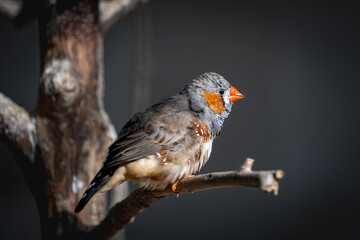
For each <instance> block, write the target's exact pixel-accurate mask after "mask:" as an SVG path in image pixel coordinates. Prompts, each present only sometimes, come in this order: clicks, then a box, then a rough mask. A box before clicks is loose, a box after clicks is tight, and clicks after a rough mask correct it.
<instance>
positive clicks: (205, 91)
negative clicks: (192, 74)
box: [181, 72, 244, 135]
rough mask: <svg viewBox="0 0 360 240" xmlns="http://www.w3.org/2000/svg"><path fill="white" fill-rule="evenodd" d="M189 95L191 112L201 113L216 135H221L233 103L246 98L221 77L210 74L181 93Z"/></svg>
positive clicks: (190, 84)
mask: <svg viewBox="0 0 360 240" xmlns="http://www.w3.org/2000/svg"><path fill="white" fill-rule="evenodd" d="M185 92H186V93H188V94H189V105H190V110H192V111H195V112H197V113H199V114H200V115H201V116H202V117H204V119H205V120H207V121H208V124H210V125H212V129H214V131H215V132H214V135H218V134H219V133H220V129H221V127H222V125H223V123H224V120H225V119H226V118H227V117H228V116H229V114H230V112H231V107H232V105H233V102H234V101H236V100H239V99H241V98H243V97H244V96H243V95H242V94H241V93H240V92H239V91H238V90H237V89H236V88H235V87H233V86H231V85H230V83H229V82H228V81H227V80H226V79H225V78H224V77H223V76H221V75H219V74H217V73H214V72H208V73H204V74H202V75H200V76H199V77H197V78H196V79H194V80H192V81H191V82H190V83H189V84H188V85H186V86H185V88H184V90H183V91H182V92H181V93H185Z"/></svg>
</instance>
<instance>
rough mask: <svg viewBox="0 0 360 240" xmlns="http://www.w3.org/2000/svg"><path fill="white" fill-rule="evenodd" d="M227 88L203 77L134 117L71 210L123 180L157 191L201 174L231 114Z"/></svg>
mask: <svg viewBox="0 0 360 240" xmlns="http://www.w3.org/2000/svg"><path fill="white" fill-rule="evenodd" d="M232 88H233V87H232V86H231V85H230V84H229V83H228V82H227V81H226V80H225V79H224V78H223V77H222V76H221V75H219V74H217V73H205V74H203V75H201V76H199V77H198V78H196V79H194V80H192V81H191V82H190V83H189V84H187V85H186V86H185V88H184V89H183V90H182V91H181V92H180V93H178V94H176V95H174V96H172V97H170V98H168V99H165V100H163V101H161V102H159V103H157V104H155V105H153V106H151V107H149V108H148V109H146V110H145V111H143V112H139V113H137V114H135V115H134V116H133V117H132V118H131V119H130V120H129V121H128V122H127V123H126V124H125V126H124V127H123V129H122V130H121V132H120V133H119V136H118V139H117V140H116V141H115V142H114V143H113V144H112V145H111V146H110V147H109V149H108V151H107V153H106V155H105V157H104V162H103V166H102V168H101V169H100V170H99V172H98V173H97V175H96V176H95V178H94V179H93V181H92V182H91V183H90V185H89V187H88V189H87V190H86V191H85V193H84V196H83V198H82V199H81V200H80V202H79V204H78V206H77V207H76V209H75V211H76V212H78V211H80V210H81V209H82V208H83V207H84V206H85V205H86V203H87V202H88V201H89V199H90V198H91V197H92V196H93V195H94V194H95V193H97V192H98V193H103V192H106V191H108V190H110V189H111V188H113V187H116V186H117V185H119V184H121V183H123V182H124V181H131V182H134V183H136V184H139V185H140V187H143V188H146V189H150V190H153V189H159V190H161V189H164V188H166V187H167V186H168V185H170V184H173V183H174V182H175V181H177V180H179V179H181V178H183V177H185V176H187V175H191V174H193V173H195V172H197V171H198V170H200V168H201V167H202V166H203V165H204V164H205V163H206V162H207V161H208V159H209V157H210V153H211V149H212V143H213V140H214V139H215V138H216V137H217V136H218V135H219V133H220V130H221V127H222V125H223V122H224V120H225V119H226V117H227V116H228V115H229V113H230V111H231V107H232V104H233V103H232V102H231V100H230V98H231V97H234V96H235V95H233V96H231V94H233V89H232ZM234 89H235V88H234ZM235 90H236V89H235ZM236 94H237V95H236V96H237V99H239V96H241V97H242V95H241V94H240V93H239V92H238V91H237V90H236ZM239 94H240V95H239ZM241 97H240V98H241ZM237 99H236V100H237Z"/></svg>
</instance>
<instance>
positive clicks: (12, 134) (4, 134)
mask: <svg viewBox="0 0 360 240" xmlns="http://www.w3.org/2000/svg"><path fill="white" fill-rule="evenodd" d="M0 137H1V140H3V141H4V142H5V143H7V144H11V145H13V146H15V147H16V148H17V149H18V150H19V151H20V152H21V153H22V154H24V155H25V156H26V158H28V159H29V160H31V161H34V158H35V150H36V127H35V119H34V118H32V117H31V116H30V115H29V113H28V112H27V111H26V110H25V109H23V108H22V107H20V106H19V105H17V104H16V103H14V102H13V101H12V100H11V99H10V98H8V97H6V96H5V95H4V94H2V93H0Z"/></svg>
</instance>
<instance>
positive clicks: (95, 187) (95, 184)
mask: <svg viewBox="0 0 360 240" xmlns="http://www.w3.org/2000/svg"><path fill="white" fill-rule="evenodd" d="M110 178H111V176H110V175H103V176H102V174H101V171H99V172H98V174H97V175H96V176H95V178H94V179H93V180H92V181H91V183H90V184H89V186H88V189H87V190H86V191H85V193H84V194H83V196H82V198H81V199H80V201H79V203H78V204H77V206H76V208H75V212H76V213H78V212H80V211H81V210H82V209H83V208H84V207H85V205H86V204H87V203H88V202H89V200H90V199H91V197H92V196H94V194H95V193H96V192H97V191H99V190H100V189H101V188H102V187H103V186H104V185H105V184H106V183H107V182H108V181H109V180H110Z"/></svg>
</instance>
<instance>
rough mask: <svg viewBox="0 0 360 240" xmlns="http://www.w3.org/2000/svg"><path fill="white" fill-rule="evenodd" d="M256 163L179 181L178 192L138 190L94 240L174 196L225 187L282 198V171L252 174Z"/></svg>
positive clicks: (93, 233)
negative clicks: (247, 188)
mask: <svg viewBox="0 0 360 240" xmlns="http://www.w3.org/2000/svg"><path fill="white" fill-rule="evenodd" d="M253 163H254V160H253V159H250V158H248V159H246V161H245V162H244V164H243V165H242V166H241V167H240V168H239V169H237V170H234V171H228V172H214V173H208V174H201V175H197V176H194V177H191V178H186V179H185V178H184V179H182V180H180V181H179V183H178V185H177V188H176V191H177V193H174V192H173V191H172V190H171V186H169V187H168V188H166V189H165V190H163V191H148V190H143V189H137V190H135V191H133V192H132V193H131V194H130V195H129V196H128V197H127V198H126V199H125V200H123V201H122V202H120V203H118V204H116V205H115V206H114V207H112V208H111V209H110V211H109V213H108V215H107V217H106V218H105V219H104V220H103V221H102V222H101V223H100V224H99V225H98V226H97V227H95V228H94V229H93V230H92V231H91V232H90V235H91V237H93V238H94V239H102V240H108V239H111V237H112V236H113V235H114V234H116V232H117V231H119V230H121V229H122V228H124V227H125V226H126V225H127V224H129V223H131V222H133V221H134V217H135V216H136V215H137V214H139V213H140V212H141V211H142V210H144V209H146V208H148V207H150V206H151V205H152V204H154V203H155V202H157V201H158V200H160V199H162V198H164V197H166V196H168V195H172V194H182V193H194V192H199V191H204V190H210V189H216V188H225V187H236V186H245V187H257V188H259V189H260V190H261V191H263V192H268V193H273V194H274V195H277V194H278V191H279V185H278V180H279V179H281V178H282V177H283V176H284V173H283V171H281V170H272V171H252V170H251V169H252V165H253Z"/></svg>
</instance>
